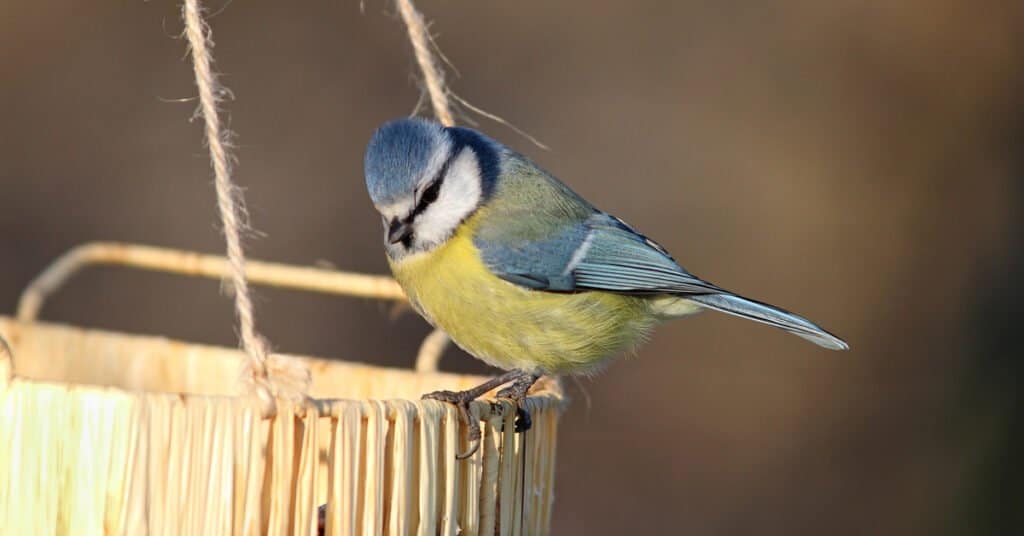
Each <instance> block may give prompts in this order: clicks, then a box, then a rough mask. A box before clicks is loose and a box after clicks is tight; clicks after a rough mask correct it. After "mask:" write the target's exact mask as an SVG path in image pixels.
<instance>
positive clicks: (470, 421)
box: [422, 391, 483, 460]
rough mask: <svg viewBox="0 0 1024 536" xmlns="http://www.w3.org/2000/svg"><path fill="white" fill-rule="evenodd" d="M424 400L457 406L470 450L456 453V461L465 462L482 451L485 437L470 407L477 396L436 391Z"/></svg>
mask: <svg viewBox="0 0 1024 536" xmlns="http://www.w3.org/2000/svg"><path fill="white" fill-rule="evenodd" d="M422 398H423V399H424V400H437V401H439V402H446V403H448V404H451V405H453V406H455V409H456V410H457V411H458V412H459V418H460V419H461V420H462V422H463V423H464V424H465V425H466V432H467V436H468V437H467V438H466V439H468V440H469V448H468V449H467V450H466V451H464V452H459V453H456V454H455V459H456V460H465V459H466V458H469V457H470V456H472V455H474V454H476V451H477V450H479V449H480V438H481V437H482V436H483V434H482V433H481V432H480V423H479V422H477V421H476V419H474V418H473V414H472V413H470V411H469V405H470V403H472V402H473V400H475V399H476V396H473V393H470V392H467V391H435V392H433V393H427V394H425V395H423V397H422Z"/></svg>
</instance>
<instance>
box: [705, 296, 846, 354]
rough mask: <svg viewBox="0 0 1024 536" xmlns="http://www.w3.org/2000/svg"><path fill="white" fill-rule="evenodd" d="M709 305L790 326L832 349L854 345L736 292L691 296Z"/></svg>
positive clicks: (775, 324)
mask: <svg viewBox="0 0 1024 536" xmlns="http://www.w3.org/2000/svg"><path fill="white" fill-rule="evenodd" d="M687 298H688V299H689V300H692V301H695V302H697V303H699V304H700V305H702V306H704V307H707V308H708V309H714V310H715V311H720V312H723V313H728V314H731V315H735V316H739V317H742V318H746V319H749V320H754V321H755V322H761V323H763V324H768V325H769V326H772V327H776V328H779V329H783V330H786V331H788V332H790V333H792V334H793V335H796V336H797V337H803V338H805V339H807V340H809V341H811V342H813V343H814V344H817V345H818V346H822V347H824V348H828V349H830V350H849V349H850V346H849V345H848V344H846V342H845V341H843V340H842V339H840V338H839V337H836V336H835V335H833V334H831V333H829V332H827V331H825V330H824V329H821V328H820V327H818V326H817V325H815V324H814V323H813V322H811V321H810V320H807V319H806V318H804V317H802V316H800V315H796V314H793V313H790V312H789V311H784V310H782V309H779V308H778V307H775V306H773V305H768V304H767V303H761V302H759V301H754V300H750V299H747V298H744V297H742V296H737V295H735V294H700V295H691V296H687Z"/></svg>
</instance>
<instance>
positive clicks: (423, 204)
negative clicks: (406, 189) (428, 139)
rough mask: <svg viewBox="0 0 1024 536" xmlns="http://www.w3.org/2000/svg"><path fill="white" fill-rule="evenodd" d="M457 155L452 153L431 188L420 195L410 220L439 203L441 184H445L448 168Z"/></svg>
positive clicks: (438, 172)
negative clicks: (436, 202)
mask: <svg viewBox="0 0 1024 536" xmlns="http://www.w3.org/2000/svg"><path fill="white" fill-rule="evenodd" d="M456 154H457V153H456V152H455V151H452V154H451V155H449V156H448V160H445V161H444V164H442V165H441V169H439V170H438V171H437V175H434V180H433V181H432V182H431V183H430V186H428V187H427V189H426V190H423V193H422V194H420V200H419V201H418V202H417V203H416V208H415V209H413V211H412V215H411V216H410V218H415V217H416V216H418V215H419V214H420V213H422V212H423V211H424V210H427V207H429V206H430V204H431V203H433V202H434V201H437V197H438V195H439V194H440V193H441V184H442V183H443V182H444V179H445V177H447V176H448V168H449V167H450V166H451V164H452V161H453V160H455V156H456Z"/></svg>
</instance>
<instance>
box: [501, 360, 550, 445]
mask: <svg viewBox="0 0 1024 536" xmlns="http://www.w3.org/2000/svg"><path fill="white" fill-rule="evenodd" d="M538 379H540V375H538V374H533V373H530V372H523V373H522V374H521V375H519V376H518V377H517V378H516V379H515V380H514V381H513V382H512V385H509V386H508V387H506V388H504V389H502V390H500V391H498V395H497V396H498V398H504V399H506V400H510V401H512V403H513V404H515V405H516V433H522V432H525V431H527V430H529V429H530V428H533V418H532V417H530V412H529V411H526V408H524V407H523V399H525V398H526V394H527V393H528V392H529V391H530V387H533V384H534V383H537V380H538Z"/></svg>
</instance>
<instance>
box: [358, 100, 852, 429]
mask: <svg viewBox="0 0 1024 536" xmlns="http://www.w3.org/2000/svg"><path fill="white" fill-rule="evenodd" d="M365 173H366V186H367V188H368V189H369V192H370V198H371V199H372V200H373V204H374V206H375V207H376V208H377V211H378V212H380V214H381V216H382V218H383V223H384V235H385V240H384V245H385V248H386V250H387V257H388V262H389V264H390V265H391V270H392V271H393V272H394V275H395V278H396V279H397V280H398V282H399V284H401V286H402V288H403V289H404V290H405V293H406V294H407V295H408V297H409V301H410V302H411V304H412V306H413V308H414V309H416V311H418V312H419V313H420V314H421V315H422V316H423V317H424V318H425V319H426V320H427V321H428V322H430V323H431V324H432V325H434V326H435V327H438V328H441V329H442V330H444V331H445V332H446V333H447V334H448V335H449V336H450V337H451V339H452V340H453V341H455V343H456V344H458V345H459V346H460V347H462V348H463V349H464V350H465V351H467V352H469V353H470V354H472V355H473V356H475V357H477V358H479V359H481V360H483V361H485V362H487V363H489V364H491V365H493V366H495V367H498V368H500V369H504V370H506V371H508V372H506V373H505V374H502V375H500V376H497V377H495V378H494V379H492V380H491V381H488V382H486V383H484V384H483V385H480V386H479V387H477V388H474V389H470V390H467V391H460V392H451V391H440V392H437V393H430V394H427V395H424V397H425V398H433V399H437V400H442V401H446V402H449V403H452V404H455V405H457V406H458V407H459V408H460V410H461V412H462V418H463V419H465V420H466V422H467V424H468V425H469V426H470V429H469V433H470V434H469V435H470V439H471V440H477V439H479V435H480V431H479V424H478V423H470V422H469V417H468V412H467V409H468V407H469V403H470V402H471V401H472V400H474V399H476V398H478V397H479V396H481V395H483V394H485V393H487V392H488V391H490V390H492V389H494V388H496V387H499V386H501V385H505V384H510V385H509V386H508V387H507V388H506V389H503V390H501V391H499V392H498V397H501V398H508V399H511V400H513V401H515V402H517V405H518V402H519V401H521V400H522V399H523V397H525V396H526V393H527V391H528V390H529V389H530V387H531V386H532V385H533V384H534V382H536V381H537V379H538V378H540V376H541V375H544V374H551V375H562V374H587V373H592V372H594V371H596V370H597V369H599V368H601V366H602V365H604V364H605V363H606V362H607V361H608V360H609V358H611V357H612V356H614V355H616V354H618V353H620V351H622V350H624V349H627V348H629V347H631V346H634V345H636V344H637V343H639V342H641V341H642V340H643V339H644V336H645V335H646V334H647V333H648V332H649V331H650V330H651V329H652V328H653V327H654V326H655V325H657V324H659V323H660V322H662V321H665V320H669V319H673V318H678V317H682V316H686V315H689V314H691V313H696V312H698V311H700V310H702V309H713V310H716V311H720V312H723V313H728V314H732V315H736V316H739V317H743V318H747V319H750V320H754V321H757V322H761V323H764V324H768V325H770V326H773V327H776V328H780V329H783V330H786V331H788V332H790V333H793V334H794V335H797V336H800V337H803V338H805V339H807V340H809V341H811V342H813V343H815V344H818V345H820V346H823V347H825V348H829V349H832V350H846V349H847V348H848V346H847V344H846V343H845V342H843V340H841V339H839V338H838V337H836V336H835V335H832V334H831V333H828V332H827V331H825V330H824V329H822V328H820V327H818V326H816V325H815V324H813V323H811V322H810V321H809V320H807V319H805V318H803V317H801V316H798V315H795V314H793V313H790V312H787V311H784V310H782V309H779V308H777V307H774V306H772V305H768V304H765V303H761V302H758V301H754V300H751V299H748V298H743V297H741V296H738V295H736V294H733V293H732V292H729V291H728V290H725V289H722V288H720V287H718V286H716V285H714V284H712V283H709V282H707V281H704V280H703V279H700V278H698V277H696V276H694V275H693V274H691V273H690V272H688V271H686V269H685V268H683V267H682V266H680V265H679V264H678V263H677V262H676V261H675V259H673V258H672V256H671V255H669V253H668V251H666V250H665V248H663V247H661V246H660V245H658V244H657V243H655V242H654V241H653V240H651V239H650V238H647V237H646V236H644V235H642V234H640V233H639V232H637V231H636V230H635V229H633V228H632V227H630V226H629V225H627V224H626V223H625V222H624V221H622V220H621V219H619V218H616V217H615V216H612V215H611V214H608V213H606V212H603V211H601V210H599V209H597V208H595V207H594V206H593V205H591V204H590V203H588V202H587V201H586V200H585V199H583V198H582V197H580V196H579V195H577V194H576V193H575V192H573V191H572V190H570V189H569V187H568V186H566V185H565V184H563V183H562V182H561V181H559V180H558V179H556V178H555V177H553V176H552V175H551V174H549V173H548V172H546V171H544V170H543V169H541V168H540V167H539V166H538V165H537V164H535V163H533V162H532V161H530V160H529V159H527V158H526V157H524V156H522V155H521V154H519V153H516V152H515V151H513V150H511V149H509V148H508V147H505V146H504V145H502V144H500V143H498V142H496V141H494V140H492V139H491V138H488V137H487V136H485V135H483V134H481V133H479V132H477V131H475V130H472V129H468V128H458V127H444V126H442V125H440V124H438V123H435V122H432V121H427V120H423V119H399V120H396V121H392V122H389V123H386V124H384V125H383V126H381V127H380V128H379V129H378V130H377V131H376V133H374V135H373V139H372V140H371V141H370V144H369V147H368V148H367V150H366V160H365ZM529 426H530V420H529V414H528V413H526V412H525V411H522V410H521V409H520V412H519V418H518V420H517V424H516V427H517V430H525V429H527V428H529ZM474 448H475V447H474Z"/></svg>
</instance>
